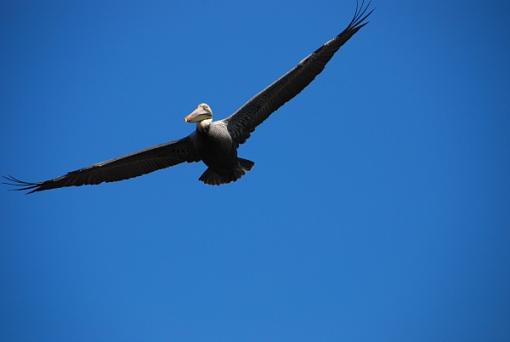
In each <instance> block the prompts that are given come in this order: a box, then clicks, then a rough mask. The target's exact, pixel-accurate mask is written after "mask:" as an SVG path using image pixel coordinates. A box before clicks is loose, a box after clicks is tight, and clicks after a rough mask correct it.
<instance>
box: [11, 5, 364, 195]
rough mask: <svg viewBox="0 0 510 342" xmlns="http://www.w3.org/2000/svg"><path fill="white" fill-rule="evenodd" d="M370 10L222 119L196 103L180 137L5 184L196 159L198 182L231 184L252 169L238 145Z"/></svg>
mask: <svg viewBox="0 0 510 342" xmlns="http://www.w3.org/2000/svg"><path fill="white" fill-rule="evenodd" d="M369 6H370V4H368V5H366V6H365V4H364V2H362V4H361V6H357V7H356V12H355V14H354V17H353V19H352V20H351V22H350V23H349V25H348V26H347V27H346V28H345V29H344V30H343V31H342V32H340V34H338V35H337V36H336V37H335V38H333V39H331V40H330V41H328V42H327V43H325V44H324V45H322V46H321V47H319V48H318V49H317V50H315V51H314V52H312V53H311V54H310V55H308V56H307V57H306V58H304V59H303V60H301V62H299V63H298V64H297V65H296V66H295V67H294V68H292V69H291V70H290V71H289V72H287V73H286V74H284V75H283V76H282V77H280V78H279V79H278V80H276V81H275V82H273V83H272V84H271V85H269V86H268V87H267V88H266V89H264V90H262V91H261V92H260V93H258V94H257V95H255V96H254V97H253V98H251V99H250V100H248V102H246V103H245V104H244V105H243V106H241V108H239V109H238V110H237V111H236V112H234V113H233V114H232V115H230V116H229V117H227V118H225V119H223V120H219V121H213V120H212V119H213V115H212V114H213V113H212V109H211V107H209V106H208V105H207V104H205V103H201V104H199V105H198V106H197V108H196V109H195V110H194V111H193V112H192V113H191V114H189V115H188V116H186V118H185V121H186V122H194V123H196V129H195V131H194V132H193V133H192V134H190V135H188V136H187V137H185V138H183V139H180V140H176V141H171V142H168V143H166V144H161V145H157V146H153V147H151V148H148V149H145V150H142V151H139V152H136V153H132V154H130V155H127V156H123V157H120V158H115V159H112V160H108V161H105V162H101V163H97V164H94V165H91V166H89V167H85V168H82V169H78V170H75V171H71V172H68V173H67V174H65V175H63V176H61V177H57V178H53V179H49V180H46V181H42V182H35V183H32V182H25V181H22V180H19V179H17V178H14V177H12V176H9V177H6V178H7V180H8V181H9V182H10V183H8V184H11V185H14V186H18V189H17V190H30V192H35V191H42V190H48V189H55V188H60V187H66V186H79V185H85V184H100V183H102V182H114V181H119V180H123V179H128V178H132V177H137V176H141V175H143V174H146V173H149V172H153V171H156V170H159V169H163V168H166V167H170V166H173V165H177V164H179V163H182V162H198V161H203V162H204V163H205V165H207V167H208V168H207V169H206V170H205V172H204V173H203V174H202V175H201V176H200V178H199V179H200V180H201V181H202V182H204V183H206V184H211V185H220V184H224V183H229V182H233V181H236V180H237V179H239V178H240V177H241V176H243V175H244V174H245V173H246V172H247V171H249V170H251V168H252V167H253V165H254V163H253V162H252V161H250V160H247V159H243V158H239V157H238V155H237V149H238V147H239V145H241V144H243V143H244V142H245V141H246V140H247V139H248V138H249V137H250V135H251V133H252V132H253V131H254V130H255V128H256V127H257V126H258V125H260V124H261V123H262V122H263V121H264V120H266V119H267V118H268V117H269V115H271V113H273V112H275V111H276V110H277V109H278V108H280V107H281V106H282V105H284V104H285V103H286V102H287V101H289V100H290V99H292V98H293V97H294V96H296V95H297V94H299V93H300V92H301V91H302V90H303V89H304V88H305V87H306V86H308V84H310V83H311V82H312V81H313V80H314V79H315V77H316V76H317V75H318V74H320V73H321V72H322V70H323V69H324V67H325V66H326V64H327V63H328V62H329V61H330V59H331V58H332V57H333V55H334V54H335V53H336V52H337V51H338V49H339V48H340V47H341V46H342V45H343V44H344V43H345V42H347V41H348V40H349V39H350V38H351V37H352V36H353V35H354V34H355V33H356V32H358V31H359V30H360V29H361V28H362V27H363V26H365V25H366V24H367V21H366V19H367V17H368V16H369V15H370V14H371V13H372V11H369V10H368V8H369Z"/></svg>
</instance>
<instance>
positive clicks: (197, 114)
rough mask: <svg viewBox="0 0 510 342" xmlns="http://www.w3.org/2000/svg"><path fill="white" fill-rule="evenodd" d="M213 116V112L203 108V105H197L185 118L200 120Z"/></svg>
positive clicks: (187, 120)
mask: <svg viewBox="0 0 510 342" xmlns="http://www.w3.org/2000/svg"><path fill="white" fill-rule="evenodd" d="M210 118H212V115H211V113H209V112H208V111H206V110H205V109H203V108H202V107H197V109H195V110H194V111H192V112H191V113H190V114H189V115H187V116H186V117H185V118H184V121H185V122H199V121H202V120H206V119H210Z"/></svg>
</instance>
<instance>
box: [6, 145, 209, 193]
mask: <svg viewBox="0 0 510 342" xmlns="http://www.w3.org/2000/svg"><path fill="white" fill-rule="evenodd" d="M199 160H200V157H199V155H198V153H197V151H196V149H195V147H194V144H193V139H192V136H191V135H190V136H187V137H186V138H183V139H181V140H177V141H172V142H169V143H166V144H161V145H157V146H153V147H150V148H147V149H145V150H142V151H139V152H136V153H132V154H129V155H127V156H123V157H120V158H115V159H111V160H108V161H104V162H101V163H97V164H94V165H91V166H89V167H85V168H82V169H78V170H75V171H71V172H69V173H67V174H65V175H63V176H61V177H57V178H54V179H49V180H46V181H42V182H35V183H32V182H25V181H22V180H19V179H17V178H15V177H12V176H8V177H5V178H6V179H7V180H8V181H9V183H6V184H8V185H13V186H17V187H18V189H16V190H29V191H30V192H29V193H32V192H35V191H42V190H49V189H55V188H61V187H65V186H80V185H85V184H100V183H103V182H115V181H119V180H123V179H128V178H132V177H137V176H141V175H143V174H146V173H149V172H153V171H156V170H159V169H163V168H166V167H169V166H173V165H176V164H179V163H182V162H194V161H199Z"/></svg>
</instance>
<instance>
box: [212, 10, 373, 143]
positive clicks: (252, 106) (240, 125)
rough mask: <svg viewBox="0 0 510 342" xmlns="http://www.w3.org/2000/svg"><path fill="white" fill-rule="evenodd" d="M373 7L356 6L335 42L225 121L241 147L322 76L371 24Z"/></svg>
mask: <svg viewBox="0 0 510 342" xmlns="http://www.w3.org/2000/svg"><path fill="white" fill-rule="evenodd" d="M369 7H370V3H368V4H367V5H366V6H365V3H364V2H362V4H361V6H356V11H355V13H354V17H353V18H352V20H351V22H350V23H349V25H348V26H347V27H346V28H345V29H344V30H343V31H342V32H341V33H340V34H339V35H337V36H336V37H335V38H333V39H331V40H330V41H329V42H327V43H326V44H324V45H322V46H321V47H320V48H318V49H317V50H315V51H314V52H313V53H311V54H310V55H308V56H307V57H306V58H304V59H303V60H302V61H301V62H299V64H298V65H296V66H295V67H294V68H293V69H292V70H290V71H289V72H287V73H286V74H285V75H283V76H282V77H280V78H279V79H278V80H277V81H275V82H274V83H273V84H271V85H270V86H269V87H267V88H266V89H264V90H262V91H261V92H260V93H258V94H257V95H255V96H254V97H253V98H251V99H250V100H249V101H248V102H247V103H245V104H244V105H243V106H242V107H241V108H239V109H238V110H237V111H236V112H235V113H234V114H232V115H231V116H229V117H228V118H225V119H223V120H221V121H223V122H224V123H225V124H226V125H227V127H228V131H229V133H230V135H231V137H232V139H233V141H234V142H236V144H237V145H239V144H242V143H244V142H245V141H246V139H248V138H249V137H250V133H251V132H253V131H254V130H255V128H256V127H257V126H258V125H259V124H261V123H262V122H263V121H264V120H265V119H267V118H268V117H269V115H270V114H271V113H273V112H274V111H276V110H277V109H278V108H280V107H281V106H282V105H284V104H285V103H286V102H287V101H289V100H290V99H292V98H293V97H294V96H296V95H297V94H299V93H300V92H301V91H302V90H303V89H304V88H305V87H306V86H307V85H308V84H310V82H312V81H313V79H314V78H315V77H316V76H317V75H318V74H320V73H321V71H322V70H323V69H324V67H325V66H326V64H327V63H328V62H329V60H330V59H331V57H333V55H334V54H335V52H337V51H338V49H339V48H340V47H341V46H342V45H343V44H344V43H345V42H346V41H348V40H349V39H350V38H351V37H352V36H353V35H354V34H355V33H356V32H358V31H359V30H360V29H361V28H362V27H363V26H365V25H366V24H367V23H368V22H367V21H366V19H367V18H368V16H369V15H370V14H371V13H372V11H373V10H370V11H369Z"/></svg>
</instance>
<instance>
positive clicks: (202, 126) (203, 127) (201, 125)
mask: <svg viewBox="0 0 510 342" xmlns="http://www.w3.org/2000/svg"><path fill="white" fill-rule="evenodd" d="M211 122H212V119H205V120H202V121H200V122H197V129H198V130H199V131H200V132H206V131H207V130H208V129H209V126H210V125H211Z"/></svg>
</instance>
